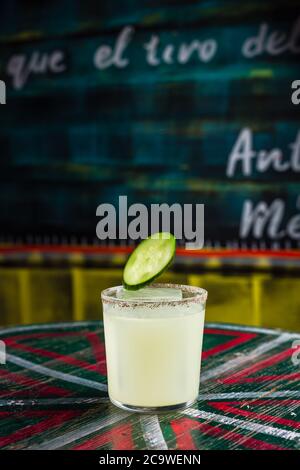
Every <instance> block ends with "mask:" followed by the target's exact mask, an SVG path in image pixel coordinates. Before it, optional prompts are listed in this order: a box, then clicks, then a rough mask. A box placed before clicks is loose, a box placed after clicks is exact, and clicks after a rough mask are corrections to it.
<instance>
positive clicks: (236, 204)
mask: <svg viewBox="0 0 300 470" xmlns="http://www.w3.org/2000/svg"><path fill="white" fill-rule="evenodd" d="M0 25H1V28H0V30H1V33H0V79H1V80H4V82H5V84H6V87H7V90H6V92H7V97H6V104H5V105H4V106H1V107H0V149H1V159H0V242H7V241H9V242H11V241H12V242H14V243H24V244H26V243H32V241H33V242H34V241H38V242H39V243H47V241H48V240H49V237H50V238H51V237H52V238H51V239H53V237H54V239H55V241H56V242H57V243H62V240H67V242H68V243H72V239H73V238H74V236H75V237H77V238H76V239H81V238H83V239H84V240H87V241H88V242H92V241H93V240H94V239H95V236H96V234H95V228H96V224H97V217H96V208H97V206H98V205H99V204H101V203H104V202H108V203H114V204H116V205H117V202H118V197H119V195H127V196H128V201H129V203H134V202H141V203H145V204H150V203H152V202H155V203H164V202H167V203H173V202H179V203H204V204H205V240H206V244H207V245H210V246H218V247H220V246H221V247H222V246H224V247H226V246H227V245H228V244H230V243H233V242H234V243H235V244H237V246H241V245H242V244H243V245H246V246H251V244H253V243H256V244H257V245H256V246H258V248H259V247H263V248H264V249H265V248H266V247H267V248H268V247H272V246H273V245H274V244H276V247H277V248H280V249H283V250H284V249H286V248H288V249H290V248H299V244H300V215H299V214H300V212H299V211H300V197H299V188H300V185H299V172H300V105H297V104H295V103H293V101H292V94H293V89H292V83H293V82H294V81H295V80H297V79H300V2H299V1H296V0H284V1H283V0H270V1H269V0H265V1H264V2H261V1H258V0H256V1H243V2H240V1H237V0H226V1H221V0H214V1H213V0H207V1H205V0H204V1H196V0H194V1H193V0H185V1H183V0H162V1H157V0H139V1H130V2H129V1H122V2H117V1H114V2H110V1H102V2H97V1H96V0H86V1H85V2H79V1H74V2H69V1H67V0H61V1H53V2H48V3H47V5H46V4H44V3H43V2H21V1H17V0H14V1H5V2H3V4H2V5H1V17H0ZM251 217H253V221H252V222H253V223H252V224H251V220H250V219H251ZM249 220H250V222H249ZM72 237H73V238H72Z"/></svg>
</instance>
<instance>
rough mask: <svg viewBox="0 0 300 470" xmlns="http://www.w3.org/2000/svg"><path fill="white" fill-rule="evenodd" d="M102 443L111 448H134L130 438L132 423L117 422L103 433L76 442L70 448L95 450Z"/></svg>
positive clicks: (101, 445)
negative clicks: (78, 442) (116, 424)
mask: <svg viewBox="0 0 300 470" xmlns="http://www.w3.org/2000/svg"><path fill="white" fill-rule="evenodd" d="M104 445H110V448H111V449H112V450H132V449H134V448H135V445H134V442H133V438H132V425H131V424H130V423H126V424H119V425H118V426H115V427H114V428H113V429H110V430H109V431H106V432H104V433H103V434H100V435H96V436H93V437H90V438H89V439H88V440H86V441H84V442H82V443H80V444H77V445H76V446H75V447H73V448H72V450H96V449H99V448H101V447H103V446H104Z"/></svg>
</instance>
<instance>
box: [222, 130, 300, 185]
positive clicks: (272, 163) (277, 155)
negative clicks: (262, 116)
mask: <svg viewBox="0 0 300 470" xmlns="http://www.w3.org/2000/svg"><path fill="white" fill-rule="evenodd" d="M289 147H290V149H291V154H290V158H289V161H288V160H285V161H284V155H283V151H282V150H281V149H279V148H273V149H271V150H265V149H261V150H259V151H255V149H254V147H253V133H252V130H251V129H249V128H244V129H242V130H241V132H240V133H239V135H238V138H237V140H236V142H235V144H234V146H233V148H232V151H231V152H230V154H229V157H228V162H227V168H226V175H227V176H228V177H229V178H231V177H233V176H234V175H235V171H236V169H237V167H239V166H240V168H241V172H242V174H243V175H244V176H251V175H252V174H253V170H254V169H255V170H256V171H257V172H259V173H264V172H265V171H267V170H269V169H273V170H274V171H276V172H278V173H281V172H285V171H292V172H295V173H298V172H300V130H299V131H298V133H297V136H296V138H295V141H294V142H292V143H291V144H290V145H289ZM254 162H255V163H254ZM254 166H255V167H254Z"/></svg>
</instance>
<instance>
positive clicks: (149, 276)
mask: <svg viewBox="0 0 300 470" xmlns="http://www.w3.org/2000/svg"><path fill="white" fill-rule="evenodd" d="M175 250H176V239H175V237H174V235H172V234H171V233H168V232H160V233H154V234H153V235H150V237H148V238H146V239H145V240H143V241H142V242H141V243H140V244H139V245H138V246H137V247H136V248H135V250H134V251H133V252H132V253H131V255H130V256H129V258H128V260H127V262H126V265H125V268H124V271H123V286H124V287H125V289H128V290H138V289H141V288H142V287H145V286H146V285H148V284H150V283H151V282H153V281H154V279H156V278H157V277H158V276H160V274H162V273H163V272H164V271H165V270H166V269H167V268H168V266H169V265H170V263H171V262H172V260H173V258H174V256H175Z"/></svg>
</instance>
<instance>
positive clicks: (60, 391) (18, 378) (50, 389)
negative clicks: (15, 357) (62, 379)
mask: <svg viewBox="0 0 300 470" xmlns="http://www.w3.org/2000/svg"><path fill="white" fill-rule="evenodd" d="M0 376H2V377H4V378H6V379H7V380H9V381H10V382H13V383H16V384H18V385H23V386H24V387H26V389H25V390H24V388H22V389H21V390H13V391H11V390H9V391H5V392H4V391H1V392H0V396H1V397H6V396H9V397H13V396H18V395H20V394H21V395H23V396H24V392H25V391H26V390H27V389H30V391H31V390H32V389H33V388H36V387H39V395H41V396H45V395H46V396H49V394H50V395H57V396H59V397H66V396H69V395H71V392H70V391H69V390H66V389H64V388H61V387H57V386H55V385H49V384H45V382H43V381H42V380H39V379H33V378H32V377H28V376H27V375H25V374H23V373H21V372H11V371H10V370H8V369H0Z"/></svg>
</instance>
